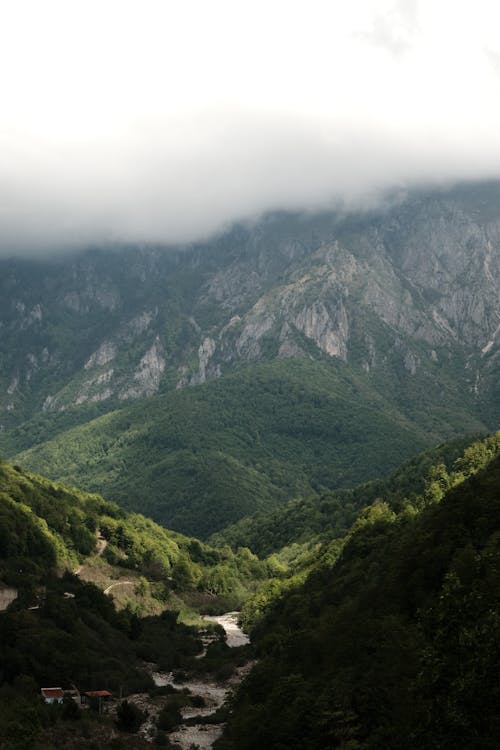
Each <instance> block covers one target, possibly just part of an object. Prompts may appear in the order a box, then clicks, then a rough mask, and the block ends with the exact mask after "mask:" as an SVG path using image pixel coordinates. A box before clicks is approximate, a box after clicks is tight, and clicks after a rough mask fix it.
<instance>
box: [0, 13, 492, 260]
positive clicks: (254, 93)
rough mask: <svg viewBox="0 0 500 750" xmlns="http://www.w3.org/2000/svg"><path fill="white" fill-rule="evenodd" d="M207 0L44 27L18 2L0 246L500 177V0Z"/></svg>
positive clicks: (132, 232)
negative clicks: (474, 1)
mask: <svg viewBox="0 0 500 750" xmlns="http://www.w3.org/2000/svg"><path fill="white" fill-rule="evenodd" d="M13 5H14V4H13ZM15 5H16V7H17V4H15ZM19 5H20V6H23V5H29V3H22V2H21V3H20V4H19ZM206 5H207V4H202V3H196V2H188V3H187V4H186V3H185V4H183V5H182V6H181V5H179V6H178V7H177V4H176V3H173V4H172V6H170V5H169V4H165V3H160V2H153V0H151V2H146V3H143V4H139V3H135V2H120V3H114V2H113V1H112V0H110V3H109V5H108V4H105V5H102V4H97V3H96V4H94V3H93V2H91V1H90V0H89V2H87V3H85V4H83V3H82V4H81V5H80V4H79V3H78V2H75V4H68V3H57V2H47V4H45V3H44V4H40V3H38V4H33V6H32V11H33V13H34V14H35V16H36V14H38V34H37V35H33V36H32V37H30V35H29V33H28V29H27V27H26V26H25V25H24V22H23V15H22V11H24V12H26V8H21V11H19V12H18V13H17V15H15V14H13V15H12V18H11V19H10V21H11V29H10V32H11V33H10V36H9V35H8V34H7V35H6V32H5V28H4V31H3V33H4V35H6V38H5V39H4V42H5V44H4V47H3V48H2V52H0V58H1V57H2V55H3V56H4V57H5V58H6V59H5V60H2V59H0V65H2V69H3V70H5V69H6V66H5V63H7V62H10V68H9V69H10V70H11V72H12V75H11V78H10V79H9V85H8V87H7V90H6V94H5V105H6V108H5V112H6V115H5V117H4V118H3V121H2V125H1V126H0V157H1V170H0V253H1V254H2V255H4V256H5V255H10V254H16V253H25V254H33V253H36V252H48V251H51V250H59V249H62V248H66V247H74V246H75V245H80V244H88V243H94V242H107V241H113V242H114V241H138V242H166V243H172V242H189V241H192V240H197V239H200V238H203V237H205V236H207V235H209V234H211V233H212V232H215V231H218V230H220V229H221V228H222V227H224V226H225V225H227V224H229V223H230V222H232V221H235V220H239V219H245V218H248V217H254V216H256V215H258V214H260V213H261V212H264V211H267V210H272V209H314V208H324V207H326V206H334V205H337V204H339V203H340V204H342V205H346V204H347V205H350V206H354V207H362V206H364V205H366V204H367V203H368V204H370V205H371V204H372V203H373V200H376V197H377V195H380V194H381V193H382V192H383V191H384V190H386V189H391V188H394V187H404V188H406V187H411V186H412V185H420V184H427V183H436V182H440V183H443V182H453V181H458V180H464V179H467V180H472V179H483V178H491V177H493V178H495V177H500V139H499V138H498V133H499V132H500V96H499V93H500V91H499V86H500V82H499V78H498V75H497V70H498V60H499V59H500V56H499V52H498V48H497V46H495V45H496V40H495V38H494V34H495V33H496V29H497V28H498V24H495V23H494V21H497V20H499V19H498V18H497V16H498V15H499V12H498V10H497V9H496V7H495V4H494V3H489V2H481V0H480V1H479V3H478V6H480V7H478V6H476V5H475V6H474V9H473V11H470V14H471V15H469V14H468V13H467V12H466V11H464V9H463V8H460V7H459V5H457V4H453V3H451V2H443V3H440V4H436V3H434V4H432V3H431V2H430V0H429V2H426V1H424V0H420V2H419V1H418V0H406V1H405V2H400V3H394V2H389V1H387V2H376V3H369V2H361V0H359V1H358V2H354V3H353V4H352V5H351V4H350V5H349V10H347V9H346V10H345V11H342V12H340V11H339V10H332V8H331V6H332V5H337V4H332V3H330V2H319V1H318V2H313V3H312V4H311V3H301V2H295V3H294V2H291V3H290V2H289V3H284V2H283V3H282V2H276V3H275V4H273V3H271V4H267V5H266V6H264V4H262V6H261V5H260V4H259V3H256V5H255V7H254V8H251V9H250V8H247V10H246V11H244V10H240V11H238V10H237V8H238V4H237V3H236V4H235V3H225V2H216V3H215V5H214V6H212V8H211V13H208V12H207V11H206V10H205V7H206ZM41 6H43V9H41ZM167 6H168V7H169V8H174V9H175V11H174V10H172V11H171V13H170V16H169V14H168V13H167V11H166V10H165V8H166V7H167ZM186 6H187V9H186ZM437 6H439V7H437ZM69 7H71V8H73V9H75V8H78V9H79V13H80V17H78V18H74V17H73V16H72V15H71V12H70V11H69V10H68V8H69ZM102 8H105V9H106V10H105V11H102ZM235 8H236V10H235ZM266 8H267V11H266ZM194 11H196V13H197V14H198V15H196V13H195V15H194V16H193V12H194ZM73 12H76V11H74V10H73ZM56 13H57V14H58V23H59V28H56V29H55V30H54V28H53V26H51V22H52V20H53V18H54V17H55V14H56ZM193 18H194V19H197V23H194V21H193ZM32 20H33V23H34V24H35V25H36V21H37V19H36V18H34V19H32ZM40 27H41V28H40ZM30 28H31V27H30ZM22 32H23V33H24V36H23V35H22ZM44 33H45V35H44ZM9 40H10V41H9ZM20 41H21V42H22V44H21V46H20V47H19V43H20ZM51 43H52V45H53V47H50V44H51ZM464 50H465V53H464ZM9 54H10V57H9ZM23 56H24V57H23ZM16 65H17V67H16Z"/></svg>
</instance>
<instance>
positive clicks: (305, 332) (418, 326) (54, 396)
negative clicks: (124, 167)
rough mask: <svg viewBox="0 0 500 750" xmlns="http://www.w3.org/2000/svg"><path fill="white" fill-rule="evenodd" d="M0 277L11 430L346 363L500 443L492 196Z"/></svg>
mask: <svg viewBox="0 0 500 750" xmlns="http://www.w3.org/2000/svg"><path fill="white" fill-rule="evenodd" d="M0 266H1V267H0V357H1V359H0V382H1V386H2V388H1V391H0V424H1V425H2V429H4V430H8V429H9V428H11V427H13V426H16V425H19V424H20V423H22V422H23V421H24V420H26V419H31V418H32V417H33V415H35V414H37V413H43V412H62V411H65V410H69V409H75V408H77V407H80V408H82V407H89V406H92V407H95V408H99V409H100V410H101V411H103V410H109V409H111V408H116V407H117V406H119V405H120V404H122V403H124V402H128V401H130V400H133V399H138V398H143V397H148V396H151V395H152V394H155V393H157V392H158V391H163V390H169V389H175V388H183V387H186V386H191V385H198V384H200V383H203V382H205V381H206V380H208V379H211V378H217V377H220V376H221V375H224V374H225V373H227V372H229V371H231V370H232V369H233V368H234V367H235V366H237V365H239V364H241V363H245V362H246V363H253V362H258V361H262V360H271V359H274V358H290V357H292V358H295V357H306V358H318V359H322V360H325V361H332V362H342V363H345V364H346V365H347V366H348V367H352V368H354V369H356V370H357V371H360V372H364V373H365V374H366V375H367V376H368V377H369V378H370V380H371V381H372V383H373V384H374V385H375V386H376V387H377V388H379V389H382V390H386V389H387V388H390V389H393V390H394V393H395V396H396V397H397V398H398V399H399V401H400V403H399V405H400V406H401V404H402V403H403V402H404V400H405V399H410V400H411V391H412V389H413V387H414V386H413V385H412V380H415V379H417V380H419V382H421V383H426V384H428V386H429V387H430V388H436V389H438V390H439V389H440V388H441V389H443V390H444V391H445V392H447V393H448V392H449V393H451V394H455V396H456V397H457V398H459V399H461V400H462V401H463V402H464V403H467V404H468V405H469V408H470V410H471V411H472V412H477V413H478V414H480V415H482V418H484V420H485V422H486V423H487V424H488V426H491V427H495V426H497V425H496V422H497V421H498V417H499V407H500V404H499V393H498V386H497V377H496V375H497V373H498V366H499V341H500V294H499V291H500V186H499V185H498V184H493V183H492V184H487V185H472V186H465V187H460V188H457V189H454V190H450V191H439V192H433V193H425V192H421V193H415V194H411V195H409V196H407V197H406V198H405V199H404V200H403V201H399V202H397V203H396V204H392V205H391V206H389V207H385V208H384V209H380V210H378V211H371V212H366V213H360V214H350V215H345V214H342V215H340V214H335V213H322V214H319V215H284V214H276V215H271V216H268V217H265V218H264V219H262V220H261V221H260V222H258V223H256V224H253V225H246V226H239V227H235V228H233V229H231V230H230V231H228V232H227V233H225V234H224V235H221V236H219V237H217V238H214V239H213V240H211V241H207V242H206V243H203V244H198V245H196V246H192V247H184V248H136V247H124V248H113V249H109V248H107V249H102V250H97V249H93V250H92V251H86V252H82V253H80V254H76V255H73V256H71V257H67V256H66V257H60V258H51V259H47V260H44V261H40V260H37V261H28V260H23V261H19V260H17V261H16V260H10V261H6V260H3V261H1V262H0Z"/></svg>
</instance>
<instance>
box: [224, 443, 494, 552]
mask: <svg viewBox="0 0 500 750" xmlns="http://www.w3.org/2000/svg"><path fill="white" fill-rule="evenodd" d="M470 440H471V439H470V438H457V439H455V440H452V441H449V442H447V443H443V444H442V445H439V446H437V447H436V448H432V449H431V450H428V451H425V452H424V453H420V454H419V455H417V456H416V457H415V458H413V459H411V460H410V461H409V462H407V463H405V464H403V466H401V467H399V468H398V469H397V470H396V471H395V472H394V473H393V474H391V475H390V476H388V477H387V478H385V479H377V480H372V481H371V482H367V483H366V484H362V485H359V486H357V487H354V488H353V489H346V490H334V491H331V492H322V493H321V494H319V495H309V496H307V497H301V498H296V499H294V500H290V501H289V502H288V503H286V504H285V505H282V506H279V507H278V508H272V509H270V510H263V511H259V512H258V513H255V514H254V515H253V516H251V517H248V518H244V519H242V520H241V521H239V522H238V523H237V524H234V525H233V526H228V527H227V528H226V529H223V530H222V531H221V532H218V533H217V534H214V535H213V536H212V537H211V539H210V541H211V542H213V543H215V544H224V543H226V544H230V545H231V546H233V547H238V546H247V547H250V549H252V550H253V551H254V552H255V553H256V554H258V555H260V556H263V555H269V554H271V553H273V552H277V551H278V550H280V549H281V548H282V547H285V546H288V545H290V544H293V543H298V544H303V543H309V544H310V543H311V541H312V540H318V541H328V540H330V539H333V538H335V537H340V536H343V535H344V534H346V533H347V531H348V530H349V528H350V527H351V526H352V524H353V522H354V520H355V518H356V517H357V515H358V513H359V511H360V510H361V509H362V508H364V507H365V506H367V505H369V504H370V503H372V502H373V501H374V500H375V499H376V498H378V497H382V498H384V499H386V500H387V501H388V502H389V503H390V504H391V505H392V506H394V507H396V508H397V507H399V505H400V502H401V500H402V499H404V498H407V497H414V496H415V495H418V494H421V493H422V492H423V491H424V488H425V485H424V482H425V477H426V476H427V475H428V472H429V471H430V470H431V468H432V467H433V466H436V465H437V464H440V463H443V464H444V466H445V469H446V467H447V468H448V469H450V470H451V467H452V465H453V463H454V461H455V460H456V459H457V458H458V457H459V456H461V454H462V453H463V451H464V448H465V447H466V446H468V445H469V443H470ZM476 450H482V449H476ZM466 460H467V459H466V458H464V461H466Z"/></svg>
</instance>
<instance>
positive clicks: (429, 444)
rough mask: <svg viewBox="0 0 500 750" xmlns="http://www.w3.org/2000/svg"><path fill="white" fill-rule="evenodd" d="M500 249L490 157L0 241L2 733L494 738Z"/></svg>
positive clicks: (415, 742)
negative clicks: (73, 232) (319, 197)
mask: <svg viewBox="0 0 500 750" xmlns="http://www.w3.org/2000/svg"><path fill="white" fill-rule="evenodd" d="M499 249H500V185H499V183H496V182H488V183H477V184H473V183H471V184H463V185H461V186H458V187H455V188H442V189H433V190H424V189H422V190H414V191H411V192H408V193H407V194H405V195H404V196H400V197H398V198H397V199H395V198H394V199H389V198H388V199H387V202H386V203H385V204H383V205H380V206H378V207H377V208H373V209H370V210H365V211H363V212H354V211H350V212H348V211H340V210H338V211H336V212H334V211H323V212H320V213H318V212H316V213H312V212H311V213H284V212H283V213H280V212H275V213H270V214H268V215H264V216H263V217H260V218H259V219H258V220H255V221H252V222H250V221H249V222H246V223H241V224H239V225H235V226H232V227H230V228H227V229H225V230H223V231H221V232H220V233H219V234H218V235H216V236H214V237H212V238H208V239H206V240H204V241H200V242H197V243H193V244H189V245H182V246H181V245H177V246H169V247H163V246H156V245H141V246H138V245H131V244H126V245H125V244H124V245H119V244H114V245H110V244H108V245H106V246H104V247H92V248H86V249H82V250H75V251H74V252H72V253H67V254H61V255H60V256H57V255H53V256H50V257H47V258H44V257H42V258H39V259H36V260H35V259H29V258H17V259H16V258H11V259H5V258H3V259H0V386H1V387H0V454H1V458H0V748H1V750H25V749H26V750H28V748H29V750H52V748H55V747H61V746H64V747H67V748H68V750H83V748H92V749H95V750H119V748H136V749H137V750H141V748H146V747H151V746H163V747H178V748H186V750H192V748H193V747H199V748H209V747H213V748H214V750H257V748H258V749H259V750H262V748H266V749H267V748H269V750H274V749H275V750H281V748H285V747H286V748H287V750H325V749H326V748H330V747H331V748H351V750H399V748H400V747H401V737H405V738H408V744H407V746H408V747H409V748H411V749H412V750H413V749H415V750H456V747H459V746H463V747H467V748H469V747H470V748H471V750H476V748H477V750H479V748H481V750H490V748H491V750H494V748H496V742H497V738H498V734H499V731H500V727H499V725H498V718H497V717H498V710H497V706H498V699H499V696H498V685H497V679H496V676H497V674H498V668H499V666H500V665H499V656H498V648H497V643H498V638H499V634H500V630H499V622H500V616H499V612H500V606H499V605H500V603H499V601H498V565H499V560H498V538H499V534H500V528H499V520H498V519H499V517H500V516H499V514H498V510H499V509H498V508H497V505H498V488H499V486H500V484H499V483H500V478H499V460H500V458H499V457H500V433H499V432H495V430H497V429H498V425H499V423H500V391H499V382H500V380H499V377H498V376H499V362H500V360H499V351H500V350H499V347H498V344H499V338H498V330H499V326H500V255H499ZM45 685H54V686H55V685H60V686H61V687H62V688H63V690H66V691H67V692H68V694H69V691H70V690H73V688H72V686H78V691H80V690H81V691H82V694H85V693H87V694H89V696H92V694H95V693H96V691H97V692H98V693H100V694H101V697H102V695H104V696H105V701H104V703H106V705H105V707H104V709H103V703H102V701H101V700H100V699H99V702H98V703H96V701H93V702H92V700H90V698H89V702H90V705H89V703H87V704H86V706H87V707H85V708H81V706H80V704H78V706H77V707H76V708H75V705H76V704H75V701H74V700H73V699H71V700H70V701H68V700H65V701H64V702H63V703H62V704H61V705H53V706H52V705H45V704H44V703H43V702H42V700H41V699H40V690H41V688H42V687H43V686H45ZM108 694H109V695H108ZM94 697H95V696H94ZM108 699H109V701H108ZM478 717H481V722H482V723H480V721H479V718H478ZM480 724H481V725H480ZM2 743H3V744H2ZM460 743H462V745H461V744H460Z"/></svg>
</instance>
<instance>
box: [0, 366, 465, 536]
mask: <svg viewBox="0 0 500 750" xmlns="http://www.w3.org/2000/svg"><path fill="white" fill-rule="evenodd" d="M422 398H424V395H422ZM450 415H451V411H450ZM442 416H444V415H442ZM68 418H69V417H68V415H66V414H64V413H63V415H62V416H57V415H55V416H54V415H47V416H45V417H44V418H43V419H42V420H41V421H39V423H37V424H38V426H37V424H35V425H33V424H31V423H28V424H27V425H25V426H24V427H19V428H18V429H17V430H16V431H14V432H13V433H10V434H9V435H7V436H4V438H3V440H4V443H5V444H6V446H7V447H8V452H9V454H10V455H12V454H14V453H15V454H16V455H15V459H14V460H15V461H16V462H19V463H21V465H23V466H26V467H28V468H30V469H31V470H33V471H38V472H40V473H43V474H46V475H48V476H50V477H52V478H54V479H57V480H59V481H63V482H65V483H67V484H74V485H76V486H78V487H80V488H83V489H86V490H88V491H92V492H100V493H102V494H104V495H105V496H106V497H107V498H109V499H111V500H115V501H116V502H119V503H120V505H122V506H124V507H126V508H129V509H131V510H140V512H142V513H144V514H146V515H148V516H150V517H152V518H154V519H155V520H156V521H158V522H159V523H162V524H164V525H166V526H167V527H168V528H173V529H176V530H178V531H181V532H183V533H187V534H190V535H195V536H197V537H199V538H204V539H207V538H208V537H209V536H210V535H211V534H212V533H214V532H217V531H220V530H221V529H224V528H225V527H226V526H228V525H229V524H232V523H235V522H237V521H238V520H240V519H241V518H243V517H246V516H249V515H253V514H254V513H255V512H256V511H258V510H263V509H266V510H269V509H271V508H273V507H276V506H277V505H280V504H282V503H284V502H286V501H287V500H290V499H292V498H295V497H299V496H306V495H311V494H321V493H323V492H324V491H325V490H330V489H334V488H341V487H345V488H347V487H352V486H353V485H356V484H358V483H359V482H363V481H366V480H368V479H371V478H373V477H374V476H381V475H384V474H387V473H389V472H390V471H394V470H396V469H397V467H398V466H400V464H401V463H402V462H403V461H405V460H406V459H409V458H410V457H412V456H414V455H415V454H416V453H418V452H419V451H420V450H423V449H424V448H426V447H430V446H431V445H432V444H436V443H438V442H439V441H440V440H442V439H443V438H445V437H449V436H450V435H452V434H453V433H454V432H455V433H456V432H462V433H463V429H464V428H467V427H468V428H469V430H470V431H472V432H473V431H477V430H479V429H480V423H476V422H474V420H469V421H468V422H467V421H466V422H465V423H464V425H461V427H460V430H458V425H455V426H454V425H453V424H452V423H451V422H450V424H447V423H446V420H445V419H444V418H443V421H442V422H441V423H440V425H439V427H438V426H437V425H436V431H435V432H433V431H432V430H429V425H425V427H424V426H419V424H418V421H415V420H414V419H413V417H412V418H411V419H410V418H408V417H406V416H404V414H403V413H402V412H401V411H398V409H397V408H396V407H394V406H392V405H391V404H390V403H388V402H387V401H386V400H385V399H384V398H382V396H380V395H379V394H378V393H377V392H376V391H374V390H373V389H372V388H371V386H370V385H369V383H368V380H365V379H363V377H362V376H361V375H359V376H356V377H354V376H353V373H352V371H351V370H350V369H348V368H345V367H343V366H342V364H339V365H338V366H336V367H334V366H333V365H332V364H331V363H329V364H328V365H326V364H323V363H321V362H314V361H310V362H308V361H307V360H304V361H301V360H296V361H286V362H284V361H277V362H274V363H272V364H267V365H258V366H254V367H251V368H242V369H241V371H239V372H238V373H236V374H234V375H230V376H227V377H225V378H224V379H223V380H221V381H217V380H215V381H212V382H210V383H207V384H205V385H203V386H199V387H197V388H188V389H184V390H181V391H176V392H174V393H166V394H164V395H162V396H157V397H153V398H150V399H148V400H146V401H144V402H142V403H140V404H137V405H133V406H129V407H126V408H123V409H120V410H118V411H115V412H111V413H109V414H106V415H103V416H101V417H98V418H96V419H94V420H91V421H89V422H88V423H86V424H84V425H81V426H77V427H73V428H72V429H69V430H67V429H64V430H63V431H62V432H60V433H59V434H56V436H55V437H54V438H52V439H51V440H49V441H47V442H41V443H40V442H39V441H40V438H39V437H38V436H37V431H40V434H43V433H44V431H45V432H46V431H47V430H48V432H49V434H50V425H49V424H48V423H49V422H50V421H51V420H52V422H54V423H56V424H57V423H59V421H62V424H63V425H67V421H68ZM455 418H456V415H455V417H454V419H455ZM426 419H427V417H425V415H424V421H425V420H426ZM450 419H451V417H450ZM53 429H56V427H53ZM28 437H29V439H30V440H31V441H32V444H33V443H37V442H39V444H38V445H36V446H35V447H34V448H31V449H29V450H26V451H22V452H20V453H19V450H20V448H21V447H22V446H23V444H24V445H25V444H26V442H27V440H28Z"/></svg>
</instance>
